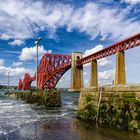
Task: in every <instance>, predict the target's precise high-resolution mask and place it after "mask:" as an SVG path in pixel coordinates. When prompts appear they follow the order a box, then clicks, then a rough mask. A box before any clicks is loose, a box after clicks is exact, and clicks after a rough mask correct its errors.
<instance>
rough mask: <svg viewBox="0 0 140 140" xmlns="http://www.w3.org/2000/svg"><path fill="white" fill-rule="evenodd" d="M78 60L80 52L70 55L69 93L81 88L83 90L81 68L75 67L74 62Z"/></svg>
mask: <svg viewBox="0 0 140 140" xmlns="http://www.w3.org/2000/svg"><path fill="white" fill-rule="evenodd" d="M80 58H82V53H81V52H74V53H72V62H71V87H70V89H69V91H81V88H83V66H80V67H77V66H76V60H77V59H80Z"/></svg>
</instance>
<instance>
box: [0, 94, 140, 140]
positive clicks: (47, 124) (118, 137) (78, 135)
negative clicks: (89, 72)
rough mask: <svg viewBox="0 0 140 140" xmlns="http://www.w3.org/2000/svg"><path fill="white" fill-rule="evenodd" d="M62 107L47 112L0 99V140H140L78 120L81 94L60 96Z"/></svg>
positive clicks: (135, 135)
mask: <svg viewBox="0 0 140 140" xmlns="http://www.w3.org/2000/svg"><path fill="white" fill-rule="evenodd" d="M61 98H62V107H60V108H51V109H49V108H48V109H45V108H43V107H38V106H36V105H29V104H26V103H25V102H23V101H17V100H15V99H12V98H8V97H2V98H0V140H140V135H137V134H133V133H128V132H125V131H116V130H111V129H105V128H87V127H86V126H85V125H84V124H83V123H82V122H80V121H79V120H78V119H76V110H77V103H78V98H79V93H68V92H65V93H64V92H63V93H61Z"/></svg>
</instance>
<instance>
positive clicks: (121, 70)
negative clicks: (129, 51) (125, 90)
mask: <svg viewBox="0 0 140 140" xmlns="http://www.w3.org/2000/svg"><path fill="white" fill-rule="evenodd" d="M125 84H126V73H125V53H124V51H119V52H117V54H116V74H115V86H118V85H125Z"/></svg>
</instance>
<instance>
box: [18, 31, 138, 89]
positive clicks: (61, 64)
mask: <svg viewBox="0 0 140 140" xmlns="http://www.w3.org/2000/svg"><path fill="white" fill-rule="evenodd" d="M138 46H140V33H139V34H137V35H134V36H132V37H129V38H127V39H125V40H123V41H120V42H118V43H115V44H113V45H111V46H109V47H106V48H104V49H102V50H100V51H98V52H96V53H93V54H91V55H89V56H86V57H82V53H80V52H74V53H72V55H64V54H48V53H46V54H44V55H43V57H42V59H41V61H40V64H39V66H38V83H37V85H38V88H39V89H44V88H55V87H56V84H57V83H58V81H59V79H60V78H61V77H62V76H63V74H64V73H65V72H66V71H67V70H69V69H70V68H71V70H72V72H71V90H73V91H79V90H80V89H81V88H82V87H83V65H84V64H86V63H91V76H90V86H91V87H92V86H98V66H97V60H99V59H101V58H104V57H107V56H111V55H113V54H116V74H115V83H114V84H115V85H116V86H117V85H120V84H123V85H125V84H126V74H125V50H128V49H131V48H134V47H138ZM34 80H36V74H35V75H34V76H33V77H31V76H30V75H29V73H25V75H24V78H23V80H21V79H20V80H19V83H18V90H30V88H31V82H32V81H34Z"/></svg>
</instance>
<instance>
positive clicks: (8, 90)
mask: <svg viewBox="0 0 140 140" xmlns="http://www.w3.org/2000/svg"><path fill="white" fill-rule="evenodd" d="M9 76H10V72H9V71H8V86H7V87H8V93H9V83H10V81H9V80H10V78H9Z"/></svg>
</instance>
